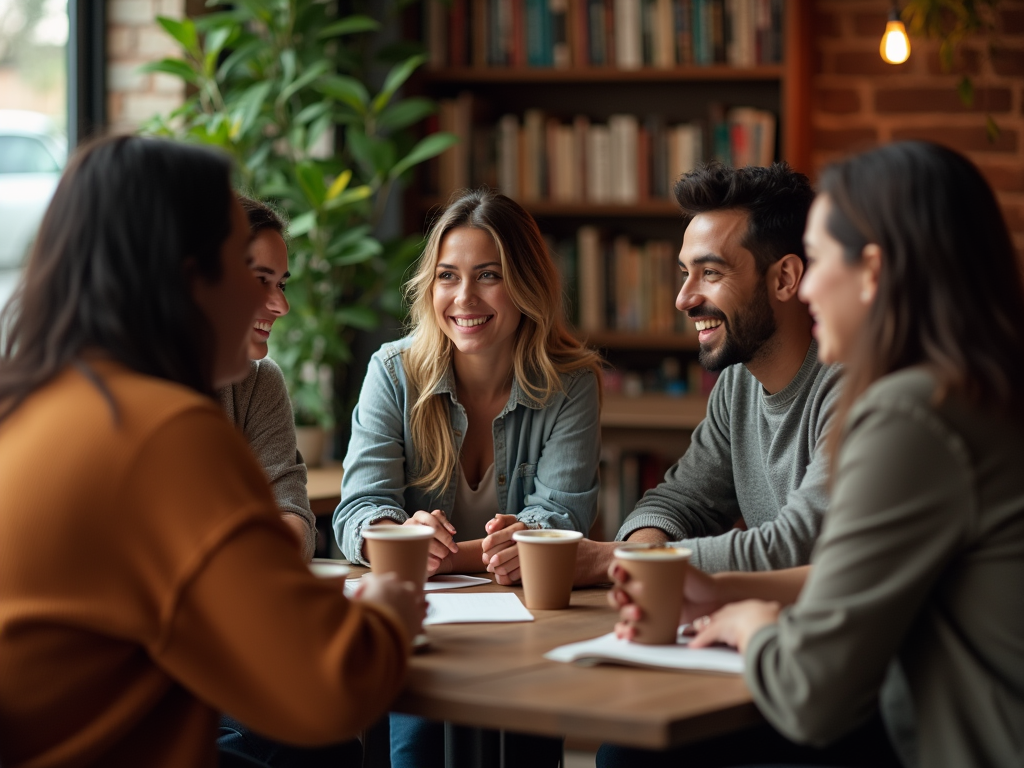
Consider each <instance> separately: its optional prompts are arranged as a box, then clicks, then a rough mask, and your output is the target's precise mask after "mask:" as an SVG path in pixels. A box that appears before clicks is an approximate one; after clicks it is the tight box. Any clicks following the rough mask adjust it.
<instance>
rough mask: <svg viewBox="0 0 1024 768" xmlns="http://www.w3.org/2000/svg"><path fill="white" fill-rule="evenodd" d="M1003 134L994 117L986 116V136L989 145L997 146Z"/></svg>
mask: <svg viewBox="0 0 1024 768" xmlns="http://www.w3.org/2000/svg"><path fill="white" fill-rule="evenodd" d="M1001 133H1002V129H1000V127H999V125H998V124H997V123H996V121H995V120H993V119H992V115H985V135H986V136H988V140H989V143H991V144H995V143H996V141H997V140H998V139H999V135H1000V134H1001Z"/></svg>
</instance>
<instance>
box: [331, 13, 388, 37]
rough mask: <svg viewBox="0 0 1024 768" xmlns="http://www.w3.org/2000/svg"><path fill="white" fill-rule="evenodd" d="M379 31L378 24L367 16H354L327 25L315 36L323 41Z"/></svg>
mask: <svg viewBox="0 0 1024 768" xmlns="http://www.w3.org/2000/svg"><path fill="white" fill-rule="evenodd" d="M378 29H380V23H379V22H377V21H375V20H374V19H371V18H370V17H369V16H362V15H355V16H348V17H346V18H344V19H341V20H339V21H336V22H334V23H333V24H329V25H327V26H326V27H324V28H323V29H321V30H320V32H319V33H318V34H317V37H318V38H320V39H321V40H323V39H324V38H326V37H337V36H338V35H352V34H355V33H357V32H376V31H377V30H378Z"/></svg>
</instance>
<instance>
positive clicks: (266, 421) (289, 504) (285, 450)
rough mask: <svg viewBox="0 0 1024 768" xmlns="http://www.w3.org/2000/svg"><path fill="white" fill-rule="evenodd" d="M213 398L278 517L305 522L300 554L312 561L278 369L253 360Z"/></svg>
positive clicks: (311, 524)
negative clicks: (237, 433) (244, 444)
mask: <svg viewBox="0 0 1024 768" xmlns="http://www.w3.org/2000/svg"><path fill="white" fill-rule="evenodd" d="M217 394H218V395H219V396H220V403H221V406H222V407H223V408H224V411H225V413H227V415H228V418H229V419H231V421H233V422H234V423H235V426H237V427H238V428H239V429H240V430H242V433H243V434H244V435H245V439H246V440H247V441H248V443H249V447H250V448H251V449H252V452H253V455H255V456H256V460H257V461H258V462H259V463H260V466H261V467H263V471H264V473H265V474H266V475H267V480H268V481H270V487H271V488H272V489H273V491H274V498H275V499H276V500H277V506H278V507H280V508H281V511H282V513H284V514H292V515H298V516H299V517H301V518H302V519H303V520H305V521H306V526H307V531H306V542H305V545H304V546H303V548H302V552H303V555H304V556H305V558H306V559H307V560H309V559H311V558H312V557H313V552H314V550H315V549H316V516H315V515H314V514H313V512H312V511H311V510H310V508H309V497H308V496H307V495H306V465H305V464H300V463H298V462H296V456H295V421H294V419H293V417H292V404H291V400H289V399H288V390H287V388H286V387H285V384H284V375H283V374H282V373H281V369H280V368H278V367H277V363H275V362H274V361H273V360H271V359H270V358H269V357H265V358H263V359H262V360H252V361H250V363H249V375H248V376H246V377H245V378H244V379H242V381H240V382H239V383H237V384H232V385H231V386H230V387H225V388H224V389H222V390H220V392H218V393H217Z"/></svg>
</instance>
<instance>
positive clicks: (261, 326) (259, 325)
mask: <svg viewBox="0 0 1024 768" xmlns="http://www.w3.org/2000/svg"><path fill="white" fill-rule="evenodd" d="M271 325H272V323H264V322H263V321H262V320H258V321H257V322H256V324H255V325H254V326H253V328H255V329H256V330H257V331H263V332H264V333H270V326H271Z"/></svg>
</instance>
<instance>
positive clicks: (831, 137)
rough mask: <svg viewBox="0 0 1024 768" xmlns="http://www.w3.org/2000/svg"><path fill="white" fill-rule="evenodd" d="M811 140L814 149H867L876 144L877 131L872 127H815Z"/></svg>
mask: <svg viewBox="0 0 1024 768" xmlns="http://www.w3.org/2000/svg"><path fill="white" fill-rule="evenodd" d="M811 142H812V145H813V149H816V150H830V149H834V150H842V151H855V150H860V149H869V148H870V147H873V146H875V145H876V144H878V132H877V131H876V130H875V129H874V128H840V129H836V130H833V129H828V128H816V129H815V130H814V134H813V136H812V137H811Z"/></svg>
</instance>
